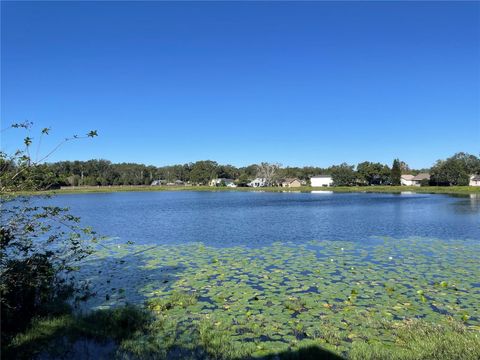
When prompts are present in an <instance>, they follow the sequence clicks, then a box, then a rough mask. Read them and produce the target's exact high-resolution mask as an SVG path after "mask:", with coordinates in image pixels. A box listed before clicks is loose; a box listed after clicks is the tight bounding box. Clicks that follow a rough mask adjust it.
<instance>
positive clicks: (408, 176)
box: [402, 174, 415, 180]
mask: <svg viewBox="0 0 480 360" xmlns="http://www.w3.org/2000/svg"><path fill="white" fill-rule="evenodd" d="M414 177H415V176H413V175H410V174H405V175H402V179H405V180H413V178H414Z"/></svg>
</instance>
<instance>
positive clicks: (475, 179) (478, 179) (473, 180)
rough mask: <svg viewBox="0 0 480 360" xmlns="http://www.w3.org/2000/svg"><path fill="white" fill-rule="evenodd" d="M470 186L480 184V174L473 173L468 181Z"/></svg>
mask: <svg viewBox="0 0 480 360" xmlns="http://www.w3.org/2000/svg"><path fill="white" fill-rule="evenodd" d="M468 185H470V186H480V175H471V176H470V182H469V183H468Z"/></svg>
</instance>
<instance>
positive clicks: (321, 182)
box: [310, 175, 333, 187]
mask: <svg viewBox="0 0 480 360" xmlns="http://www.w3.org/2000/svg"><path fill="white" fill-rule="evenodd" d="M310 184H311V186H312V187H325V186H332V185H333V180H332V176H331V175H317V176H312V177H311V178H310Z"/></svg>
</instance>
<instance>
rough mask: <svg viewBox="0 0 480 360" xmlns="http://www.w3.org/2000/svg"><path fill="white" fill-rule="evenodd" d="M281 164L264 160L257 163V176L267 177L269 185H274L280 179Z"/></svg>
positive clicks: (266, 180)
mask: <svg viewBox="0 0 480 360" xmlns="http://www.w3.org/2000/svg"><path fill="white" fill-rule="evenodd" d="M281 166H282V165H281V164H278V163H267V162H262V163H260V164H258V165H257V174H256V176H257V177H258V178H261V179H265V184H266V185H267V186H272V185H273V184H274V183H275V182H276V180H278V171H279V169H280V168H281Z"/></svg>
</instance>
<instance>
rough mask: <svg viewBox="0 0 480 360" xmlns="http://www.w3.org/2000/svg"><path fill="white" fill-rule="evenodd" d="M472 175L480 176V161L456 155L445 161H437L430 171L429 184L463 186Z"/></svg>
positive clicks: (472, 157)
mask: <svg viewBox="0 0 480 360" xmlns="http://www.w3.org/2000/svg"><path fill="white" fill-rule="evenodd" d="M473 174H480V159H479V158H478V157H476V156H475V155H470V154H467V153H457V154H455V155H453V156H452V157H450V158H448V159H446V160H438V161H437V163H436V164H435V165H434V166H433V167H432V170H431V183H432V184H434V185H454V186H455V185H457V186H465V185H468V183H469V180H470V176H471V175H473Z"/></svg>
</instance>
